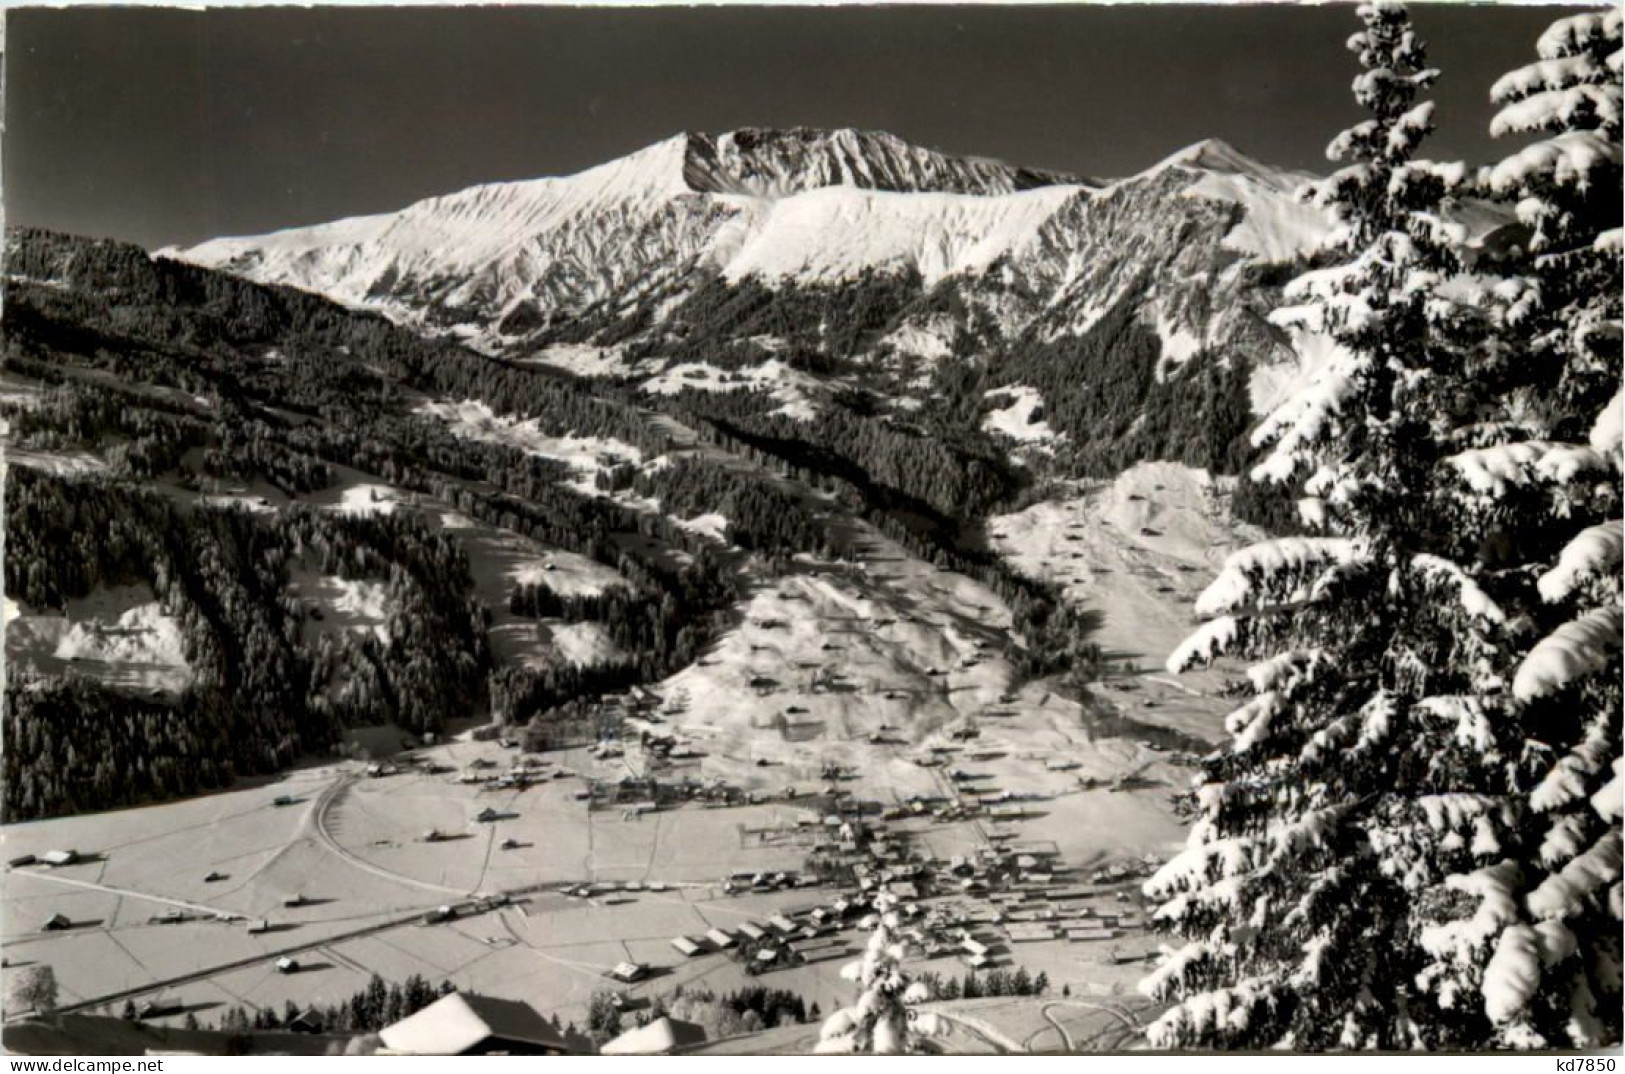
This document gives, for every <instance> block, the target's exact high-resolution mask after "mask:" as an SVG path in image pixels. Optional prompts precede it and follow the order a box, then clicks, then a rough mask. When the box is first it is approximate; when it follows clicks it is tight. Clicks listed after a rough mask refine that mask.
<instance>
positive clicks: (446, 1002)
mask: <svg viewBox="0 0 1625 1074" xmlns="http://www.w3.org/2000/svg"><path fill="white" fill-rule="evenodd" d="M378 1036H379V1039H380V1040H381V1041H382V1042H383V1048H382V1049H380V1051H381V1052H383V1053H384V1054H392V1055H563V1054H565V1053H566V1052H568V1051H569V1047H568V1046H567V1044H566V1042H565V1040H564V1036H563V1035H562V1034H561V1033H560V1032H559V1031H558V1030H557V1029H555V1028H554V1027H553V1025H552V1024H551V1023H549V1022H548V1021H547V1019H545V1018H543V1017H542V1016H541V1014H540V1013H539V1012H537V1010H536V1009H535V1008H534V1007H532V1006H530V1004H528V1003H523V1002H520V1001H518V1000H509V999H495V998H493V997H491V996H477V995H464V994H463V993H461V992H453V993H451V994H450V995H448V996H444V997H442V998H441V999H439V1000H436V1001H435V1002H434V1003H431V1004H430V1005H429V1006H427V1007H425V1008H423V1009H422V1010H421V1011H418V1012H417V1013H416V1014H413V1015H411V1016H409V1017H406V1018H403V1019H401V1020H400V1021H399V1022H396V1023H395V1024H394V1025H389V1026H385V1027H384V1028H383V1029H381V1030H379V1032H378Z"/></svg>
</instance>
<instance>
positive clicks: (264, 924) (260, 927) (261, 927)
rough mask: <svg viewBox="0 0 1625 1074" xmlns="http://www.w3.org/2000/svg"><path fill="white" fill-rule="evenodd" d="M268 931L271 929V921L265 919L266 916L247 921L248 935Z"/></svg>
mask: <svg viewBox="0 0 1625 1074" xmlns="http://www.w3.org/2000/svg"><path fill="white" fill-rule="evenodd" d="M270 931H271V922H270V921H269V920H267V919H266V918H263V917H262V918H260V919H259V920H258V921H250V922H249V923H248V932H249V935H251V936H257V935H259V934H260V933H262V932H270Z"/></svg>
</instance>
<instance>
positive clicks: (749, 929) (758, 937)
mask: <svg viewBox="0 0 1625 1074" xmlns="http://www.w3.org/2000/svg"><path fill="white" fill-rule="evenodd" d="M736 931H737V932H738V933H739V935H741V936H743V937H745V939H747V940H750V941H751V942H753V943H760V942H761V941H763V940H765V939H767V932H766V931H765V930H763V929H761V928H760V927H758V926H756V925H754V924H752V923H751V922H749V921H747V922H745V923H744V924H743V925H740V926H739V928H738V929H737V930H736Z"/></svg>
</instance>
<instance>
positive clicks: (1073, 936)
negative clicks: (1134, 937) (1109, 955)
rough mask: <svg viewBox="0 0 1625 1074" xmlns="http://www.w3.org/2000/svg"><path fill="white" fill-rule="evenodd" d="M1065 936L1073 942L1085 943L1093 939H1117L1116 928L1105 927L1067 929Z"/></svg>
mask: <svg viewBox="0 0 1625 1074" xmlns="http://www.w3.org/2000/svg"><path fill="white" fill-rule="evenodd" d="M1066 938H1067V939H1068V940H1070V941H1072V942H1073V943H1087V942H1090V941H1094V940H1115V939H1117V930H1116V929H1107V928H1081V929H1067V930H1066Z"/></svg>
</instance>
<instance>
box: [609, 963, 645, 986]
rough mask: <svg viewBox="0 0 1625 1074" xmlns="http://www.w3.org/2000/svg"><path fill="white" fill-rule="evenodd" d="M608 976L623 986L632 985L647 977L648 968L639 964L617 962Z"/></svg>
mask: <svg viewBox="0 0 1625 1074" xmlns="http://www.w3.org/2000/svg"><path fill="white" fill-rule="evenodd" d="M609 976H611V977H613V978H614V979H615V980H617V981H620V982H622V983H624V984H632V983H633V982H634V981H641V980H643V979H644V978H645V977H647V976H649V967H648V966H646V965H644V964H643V963H641V962H617V963H616V964H615V966H614V968H613V969H611V970H610V971H609Z"/></svg>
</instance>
